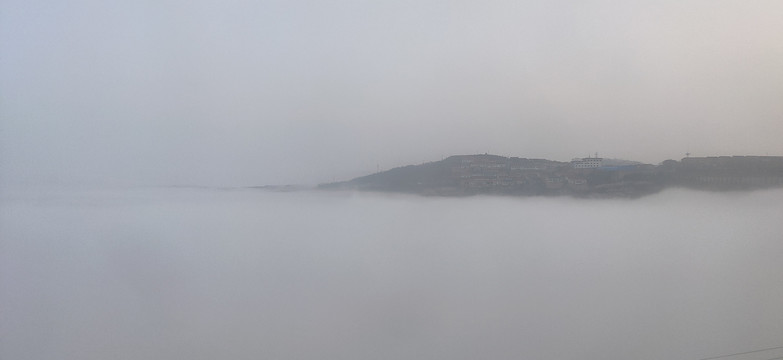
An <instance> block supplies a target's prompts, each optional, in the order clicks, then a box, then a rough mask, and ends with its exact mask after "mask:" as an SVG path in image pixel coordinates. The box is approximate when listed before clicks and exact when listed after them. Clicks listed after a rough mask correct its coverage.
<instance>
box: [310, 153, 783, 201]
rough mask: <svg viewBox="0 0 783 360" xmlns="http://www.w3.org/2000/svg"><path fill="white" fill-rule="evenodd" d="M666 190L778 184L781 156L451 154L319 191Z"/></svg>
mask: <svg viewBox="0 0 783 360" xmlns="http://www.w3.org/2000/svg"><path fill="white" fill-rule="evenodd" d="M672 186H680V187H689V188H696V189H705V190H748V189H759V188H770V187H780V186H783V157H781V156H719V157H700V158H696V157H688V158H684V159H682V160H681V161H676V160H666V161H664V162H663V163H661V164H660V165H657V166H656V165H651V164H643V163H639V162H635V161H629V160H619V159H601V158H597V157H596V158H582V159H574V160H572V161H571V162H561V161H553V160H546V159H527V158H518V157H504V156H498V155H489V154H483V155H455V156H450V157H448V158H446V159H444V160H441V161H435V162H429V163H425V164H421V165H408V166H403V167H398V168H394V169H391V170H388V171H383V172H378V173H375V174H371V175H367V176H362V177H358V178H355V179H353V180H349V181H343V182H335V183H328V184H321V185H319V186H318V187H319V188H320V189H327V190H328V189H344V190H345V189H347V190H360V191H384V192H404V193H415V194H422V195H441V196H461V195H474V194H507V195H521V196H525V195H527V196H533V195H572V196H580V197H593V196H598V197H600V196H609V197H638V196H643V195H648V194H652V193H655V192H658V191H661V190H663V189H664V188H667V187H672Z"/></svg>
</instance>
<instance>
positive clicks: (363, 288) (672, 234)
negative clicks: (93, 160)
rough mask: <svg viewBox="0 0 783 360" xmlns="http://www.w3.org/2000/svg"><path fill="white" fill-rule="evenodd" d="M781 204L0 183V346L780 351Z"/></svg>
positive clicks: (304, 355) (338, 353)
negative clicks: (17, 188) (46, 188)
mask: <svg viewBox="0 0 783 360" xmlns="http://www.w3.org/2000/svg"><path fill="white" fill-rule="evenodd" d="M781 204H783V191H781V190H775V191H758V192H747V193H739V192H738V193H704V192H692V191H685V190H669V191H665V192H663V193H661V194H658V195H654V196H650V197H647V198H643V199H637V200H577V199H568V198H502V197H497V198H492V197H473V198H421V197H413V196H386V195H378V194H367V193H362V194H352V193H320V192H294V193H271V192H263V191H251V190H233V191H232V190H226V191H216V190H204V189H201V190H197V189H138V190H126V191H122V192H109V191H105V192H79V193H67V192H61V191H60V192H52V193H47V194H41V193H35V194H31V193H27V194H25V193H14V194H4V195H3V199H2V201H1V202H0V211H1V212H0V235H1V236H0V358H2V359H65V360H67V359H74V360H75V359H78V360H86V359H101V360H102V359H188V360H191V359H221V358H223V359H406V360H407V359H480V358H488V359H685V360H689V359H694V360H695V359H701V358H706V357H709V356H716V355H722V354H731V353H736V352H742V351H748V350H755V349H762V348H767V347H773V346H781V345H783V343H781V341H782V340H781V339H783V303H781V301H780V299H783V276H781V274H783V262H781V260H780V259H781V255H783V223H781V219H783V206H781ZM755 355H760V356H761V357H759V358H765V359H766V358H773V357H776V356H783V351H780V350H778V351H769V352H765V353H761V354H755ZM734 359H750V357H734Z"/></svg>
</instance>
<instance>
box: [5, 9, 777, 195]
mask: <svg viewBox="0 0 783 360" xmlns="http://www.w3.org/2000/svg"><path fill="white" fill-rule="evenodd" d="M781 16H783V2H781V1H778V0H760V1H724V0H719V1H716V0H695V1H670V0H664V1H633V2H617V1H604V0H597V1H580V2H578V3H575V2H573V1H560V0H546V1H543V0H537V1H523V0H513V1H510V0H488V1H473V2H469V1H439V0H418V1H344V0H338V1H326V2H324V1H311V0H296V1H242V0H228V1H210V0H193V1H162V2H144V1H133V2H121V3H120V2H105V1H95V0H70V1H67V2H61V1H51V0H5V1H2V2H1V3H0V53H2V56H0V101H1V105H0V179H1V180H2V181H3V182H4V183H5V184H6V185H7V186H10V185H19V184H21V185H25V186H26V185H29V184H38V185H52V184H68V185H78V184H90V185H100V184H104V185H105V184H109V185H126V184H130V185H211V186H248V185H264V184H289V183H296V184H315V183H320V182H327V181H332V180H347V179H349V178H353V177H356V176H361V175H367V174H368V173H371V172H374V171H375V170H376V169H378V168H380V169H390V168H393V167H396V166H402V165H408V164H416V163H420V162H423V161H434V160H439V159H440V158H441V157H444V156H449V155H455V154H476V153H482V154H483V153H485V152H488V153H492V154H497V155H505V156H520V157H529V158H547V159H551V160H560V161H567V160H570V159H571V158H573V157H584V156H587V155H588V154H594V153H595V152H599V153H600V155H601V156H604V157H608V158H624V159H631V160H637V161H643V162H648V163H653V164H657V163H659V162H661V161H663V160H666V159H677V160H679V159H680V158H682V157H684V156H685V154H686V152H690V153H691V154H692V155H693V156H712V155H767V154H769V155H781V154H783V143H781V141H780V139H779V138H780V134H782V133H783V121H781V117H783V102H781V101H780V99H783V67H781V66H780V64H783V41H781V39H782V38H783V22H781V21H780V18H781ZM0 185H2V183H0Z"/></svg>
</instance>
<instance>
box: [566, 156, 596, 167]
mask: <svg viewBox="0 0 783 360" xmlns="http://www.w3.org/2000/svg"><path fill="white" fill-rule="evenodd" d="M603 161H604V159H602V158H599V157H594V158H574V159H572V160H571V166H573V167H574V169H594V168H599V167H601V164H602V163H603Z"/></svg>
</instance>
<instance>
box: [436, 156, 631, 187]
mask: <svg viewBox="0 0 783 360" xmlns="http://www.w3.org/2000/svg"><path fill="white" fill-rule="evenodd" d="M454 158H456V159H454ZM451 160H452V161H451V164H452V167H451V175H452V177H453V178H455V179H456V180H457V183H458V185H459V187H461V188H464V189H468V190H474V191H485V190H498V191H519V192H535V193H539V192H546V191H549V192H552V191H554V192H556V191H560V190H570V191H587V190H589V187H588V178H589V177H590V175H591V174H592V173H593V172H594V171H595V169H600V168H601V167H602V165H603V159H601V158H599V157H588V158H576V159H573V160H572V161H571V162H570V163H567V162H559V161H551V160H545V159H527V158H516V157H511V158H506V157H503V156H496V155H486V154H485V155H464V156H456V157H452V159H451ZM454 160H457V161H454ZM630 169H631V168H628V169H626V170H630Z"/></svg>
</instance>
